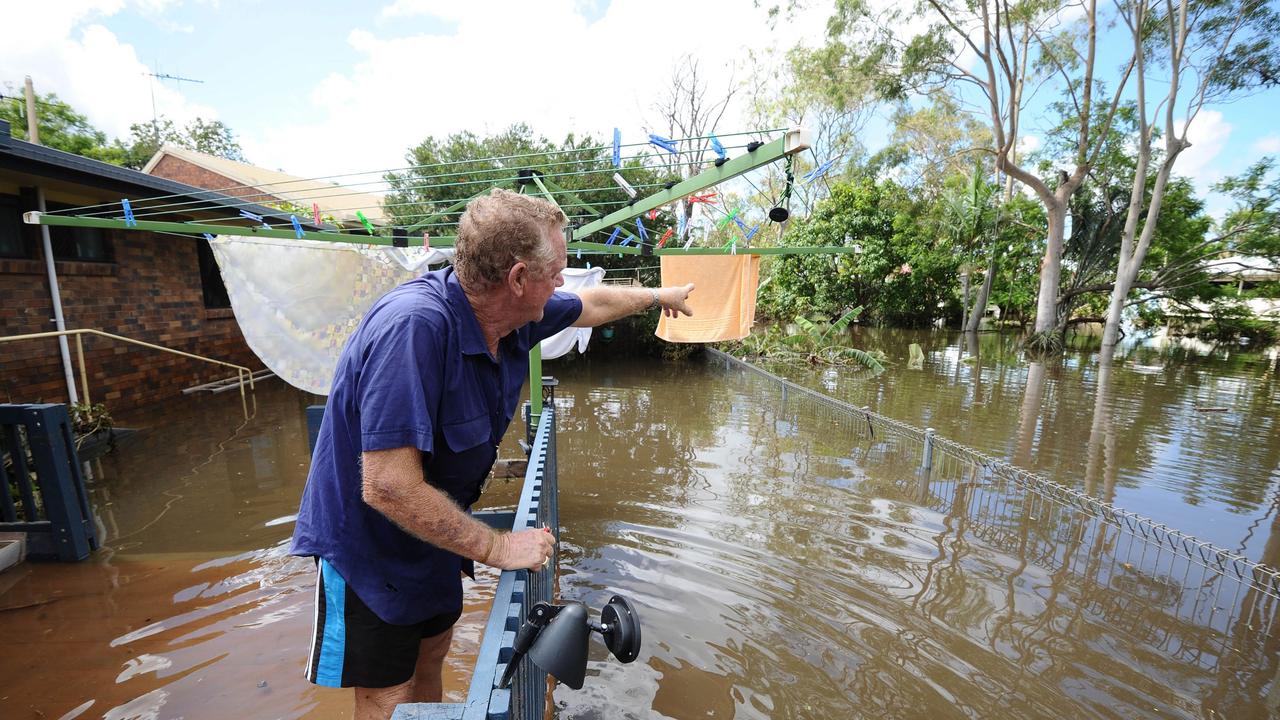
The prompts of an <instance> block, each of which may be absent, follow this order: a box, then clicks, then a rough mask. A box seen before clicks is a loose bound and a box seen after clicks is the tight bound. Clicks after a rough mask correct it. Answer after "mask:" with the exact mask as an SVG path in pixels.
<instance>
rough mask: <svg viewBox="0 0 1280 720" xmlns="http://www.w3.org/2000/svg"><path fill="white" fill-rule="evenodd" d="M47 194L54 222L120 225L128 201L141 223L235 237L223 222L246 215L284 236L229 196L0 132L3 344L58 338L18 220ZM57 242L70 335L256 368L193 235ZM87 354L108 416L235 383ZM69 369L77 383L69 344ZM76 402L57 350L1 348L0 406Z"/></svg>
mask: <svg viewBox="0 0 1280 720" xmlns="http://www.w3.org/2000/svg"><path fill="white" fill-rule="evenodd" d="M228 184H229V183H228ZM41 191H42V192H43V194H44V197H45V201H46V207H47V209H48V211H50V212H56V211H59V210H65V209H68V208H72V207H84V206H90V205H99V204H101V207H99V208H97V209H96V212H101V213H104V214H105V215H106V216H109V217H120V213H121V210H120V207H121V206H120V200H121V198H129V199H130V202H131V203H132V204H133V206H134V208H135V214H137V215H139V216H141V217H143V218H144V219H147V220H169V221H176V222H186V221H191V220H204V221H210V220H213V219H215V218H216V219H218V221H219V222H220V223H222V224H231V225H239V224H242V222H244V223H247V222H248V221H242V222H241V221H228V220H226V218H228V217H236V216H237V215H238V211H239V210H240V209H241V208H245V209H247V210H249V211H251V212H253V213H256V214H259V215H263V216H266V217H269V218H272V219H273V222H279V223H281V224H283V225H285V226H288V224H289V219H288V214H287V213H286V214H284V215H283V216H281V215H280V213H279V212H278V211H275V210H273V209H271V208H267V207H262V206H259V205H246V201H245V200H244V199H240V198H237V197H235V196H234V194H233V193H225V194H224V193H218V192H209V191H208V190H205V189H201V188H198V187H193V186H192V185H189V184H184V183H180V182H175V181H173V180H168V179H164V178H160V177H155V176H152V175H147V174H145V173H141V172H137V171H134V170H129V169H126V168H121V167H117V166H114V165H109V164H106V163H101V162H97V161H94V160H89V159H87V158H83V157H80V156H78V155H73V154H70V153H66V152H61V151H59V150H54V149H51V148H47V147H44V146H41V145H35V144H32V143H28V142H24V141H21V140H18V139H16V138H13V137H11V136H10V128H9V125H8V123H5V122H3V121H0V298H3V303H0V338H5V337H12V336H15V335H24V334H32V333H42V332H51V331H53V330H56V327H55V325H54V310H53V301H52V291H51V282H50V278H49V274H48V267H47V265H46V262H45V254H44V250H43V239H42V234H41V227H40V226H36V225H28V224H25V223H24V222H23V219H22V216H23V213H25V212H28V211H34V210H37V209H38V193H39V192H41ZM160 197H163V198H164V199H163V200H156V199H155V198H160ZM148 198H151V199H150V200H147V199H148ZM307 225H308V227H310V225H311V223H310V222H308V223H307ZM49 231H50V232H49V234H50V241H51V245H52V250H53V259H54V263H53V268H54V271H55V274H56V279H57V286H58V292H59V295H60V297H61V302H62V310H63V316H64V320H65V325H66V328H67V329H68V330H71V329H80V328H86V329H96V330H101V331H105V332H109V333H113V334H116V335H122V336H125V337H128V338H133V339H135V340H141V341H144V342H148V343H152V344H155V345H160V346H163V347H166V348H173V349H176V350H182V351H185V352H189V353H193V354H196V355H200V356H204V357H210V358H214V359H217V360H222V361H226V362H231V363H236V364H238V365H244V366H248V367H250V368H253V369H255V370H257V369H260V368H261V367H262V364H261V363H260V362H259V361H258V360H257V358H255V357H254V355H253V353H252V352H251V351H250V349H249V347H248V346H247V345H246V344H245V340H244V337H243V336H242V334H241V332H240V328H239V326H238V325H237V324H236V320H235V317H234V315H233V314H232V311H231V306H230V302H229V301H228V299H227V293H226V288H225V287H224V286H223V284H222V277H221V275H220V274H219V272H218V267H217V264H216V262H215V261H214V258H213V253H212V252H211V250H210V248H209V245H208V243H207V242H206V241H205V240H204V239H203V238H202V237H200V236H199V235H196V236H191V235H185V234H167V233H154V232H146V231H139V230H114V229H100V228H89V227H49ZM83 342H84V351H85V365H86V368H87V373H88V384H89V387H90V390H91V399H92V400H93V401H94V402H104V403H106V404H107V406H108V408H109V409H110V410H112V411H119V410H122V409H127V408H132V407H136V406H140V405H145V404H148V403H152V402H155V401H157V400H161V399H164V398H168V397H172V396H174V395H176V394H178V393H179V392H180V391H181V390H182V389H183V388H187V387H191V386H194V385H197V384H201V383H206V382H210V381H212V380H216V379H221V378H225V377H228V376H234V375H235V374H236V373H235V371H234V370H231V369H230V368H226V367H221V366H216V365H210V364H206V363H202V362H200V361H197V360H191V359H187V358H183V357H180V356H177V355H173V354H170V353H165V352H160V351H156V350H152V349H147V348H142V347H138V346H135V345H131V344H126V343H121V342H118V341H115V340H110V339H107V338H101V337H86V338H84V341H83ZM70 361H71V364H72V366H73V368H75V378H76V381H77V383H78V381H79V371H78V364H77V363H76V347H75V344H74V341H72V342H71V343H70ZM68 395H69V392H68V388H67V379H66V375H65V373H64V366H63V359H62V355H61V352H60V349H59V343H58V341H57V339H56V338H44V339H35V340H21V341H16V342H0V402H66V401H67V399H68Z"/></svg>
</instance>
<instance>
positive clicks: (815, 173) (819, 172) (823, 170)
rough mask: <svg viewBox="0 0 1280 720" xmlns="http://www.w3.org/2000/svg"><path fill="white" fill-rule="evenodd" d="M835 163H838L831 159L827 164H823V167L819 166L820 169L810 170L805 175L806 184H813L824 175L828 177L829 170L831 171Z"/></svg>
mask: <svg viewBox="0 0 1280 720" xmlns="http://www.w3.org/2000/svg"><path fill="white" fill-rule="evenodd" d="M835 163H836V160H835V158H832V159H830V160H828V161H826V162H824V163H822V164H821V165H819V166H818V167H816V168H814V169H812V170H810V171H809V172H807V173H805V174H804V182H805V184H808V183H811V182H813V181H814V180H817V179H818V178H820V177H822V176H823V175H826V174H827V171H828V170H830V169H831V166H832V165H834V164H835Z"/></svg>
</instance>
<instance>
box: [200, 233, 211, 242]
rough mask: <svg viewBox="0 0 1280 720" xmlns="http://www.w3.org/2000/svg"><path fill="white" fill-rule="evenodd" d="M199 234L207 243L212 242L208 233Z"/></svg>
mask: <svg viewBox="0 0 1280 720" xmlns="http://www.w3.org/2000/svg"><path fill="white" fill-rule="evenodd" d="M200 234H201V235H203V236H204V239H205V240H208V241H209V242H213V236H212V235H210V234H209V233H200Z"/></svg>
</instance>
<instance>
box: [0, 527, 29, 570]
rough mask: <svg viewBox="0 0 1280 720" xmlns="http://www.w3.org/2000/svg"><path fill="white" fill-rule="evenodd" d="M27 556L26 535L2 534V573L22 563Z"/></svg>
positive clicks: (0, 539)
mask: <svg viewBox="0 0 1280 720" xmlns="http://www.w3.org/2000/svg"><path fill="white" fill-rule="evenodd" d="M26 556H27V534H26V533H0V572H4V571H5V570H8V569H9V568H11V567H13V566H14V565H17V564H18V563H20V562H22V559H23V558H24V557H26Z"/></svg>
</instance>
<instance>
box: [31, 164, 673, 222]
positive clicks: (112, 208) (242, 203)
mask: <svg viewBox="0 0 1280 720" xmlns="http://www.w3.org/2000/svg"><path fill="white" fill-rule="evenodd" d="M696 164H699V163H697V162H696V161H691V162H687V163H675V164H673V166H684V165H696ZM497 169H501V170H505V171H506V172H512V171H518V170H521V169H523V168H505V169H504V168H497ZM611 170H613V169H612V168H609V169H601V170H576V171H570V172H561V173H540V174H539V176H540V177H543V178H557V177H574V176H580V175H595V174H602V173H609V172H610V171H611ZM520 180H522V178H521V176H519V175H516V176H514V177H505V178H484V179H480V180H466V181H461V182H448V183H438V184H427V185H411V186H408V187H404V188H399V189H397V190H394V191H391V192H393V193H397V194H401V193H407V192H411V191H419V190H434V189H438V188H449V187H463V186H470V185H495V184H498V183H506V182H519V181H520ZM661 184H662V183H650V184H647V185H633V187H656V186H658V185H661ZM329 189H330V188H325V190H329ZM333 189H338V190H341V192H332V193H326V192H322V191H319V190H317V191H316V193H317V194H313V195H297V196H294V197H290V198H281V199H280V200H278V201H274V202H283V203H287V204H298V203H300V202H305V201H307V200H311V201H315V200H320V199H325V198H338V197H348V196H350V195H352V194H353V193H352V192H350V191H349V187H348V186H335V188H333ZM606 189H607V188H606ZM575 192H588V190H578V189H569V188H562V189H561V190H557V191H554V192H553V193H552V194H553V195H556V194H565V193H575ZM258 195H266V193H258ZM251 197H252V196H250V198H251ZM250 198H244V199H241V200H239V201H237V202H228V203H218V205H217V207H216V208H208V209H211V210H212V209H219V208H237V207H249V206H253V205H266V206H268V207H269V206H270V203H271V202H273V201H272V200H261V199H260V200H253V199H250ZM148 200H149V199H148V198H139V199H138V200H137V201H136V207H135V208H134V210H133V215H134V217H135V218H136V217H153V216H155V215H164V214H169V213H173V212H177V211H178V208H186V209H189V210H202V209H206V208H196V207H187V206H192V205H208V204H209V202H210V201H208V200H187V201H183V202H176V203H164V204H160V205H154V204H146V203H147V202H148ZM417 202H421V201H417ZM130 205H131V206H133V205H135V202H134V201H131V203H130ZM105 206H106V209H104V210H98V211H96V212H91V213H80V214H78V215H79V216H80V217H96V216H103V215H111V214H114V213H115V212H117V208H120V211H121V212H123V207H124V206H123V203H119V202H117V203H108V204H105ZM91 207H104V205H96V206H91ZM379 207H387V205H386V204H385V203H384V204H381V205H378V206H371V205H360V206H357V207H356V208H351V209H359V210H368V209H377V208H379ZM72 209H75V208H72ZM304 209H305V208H304ZM140 210H146V211H148V212H139V211H140ZM57 212H58V213H67V212H69V210H60V211H57ZM321 212H322V213H329V214H332V213H334V212H338V211H337V210H334V209H328V210H325V209H321ZM50 214H55V213H50Z"/></svg>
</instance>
